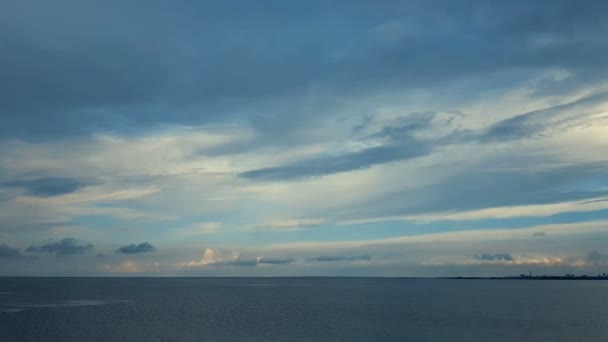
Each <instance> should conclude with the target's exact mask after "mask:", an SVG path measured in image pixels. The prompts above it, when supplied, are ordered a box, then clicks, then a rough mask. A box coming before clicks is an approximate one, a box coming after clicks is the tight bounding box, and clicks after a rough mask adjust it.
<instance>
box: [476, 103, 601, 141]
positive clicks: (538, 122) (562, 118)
mask: <svg viewBox="0 0 608 342" xmlns="http://www.w3.org/2000/svg"><path fill="white" fill-rule="evenodd" d="M607 100H608V93H607V92H602V93H597V94H593V95H589V96H585V97H583V98H581V99H578V100H575V101H572V102H569V103H565V104H562V105H558V106H554V107H549V108H545V109H541V110H536V111H532V112H528V113H524V114H520V115H517V116H514V117H512V118H509V119H505V120H502V121H499V122H497V123H495V124H492V125H491V126H490V127H488V128H487V129H486V130H485V131H484V132H480V133H479V134H478V135H476V137H475V139H476V140H479V141H480V142H495V141H508V140H516V139H522V138H529V137H532V136H534V135H538V134H539V133H542V132H544V133H548V134H550V133H551V131H552V130H554V129H556V128H559V127H563V126H568V125H569V124H576V122H575V121H574V120H581V119H582V118H584V117H587V116H589V113H586V111H587V107H588V106H591V105H594V104H599V103H602V102H606V101H607ZM573 110H575V112H574V113H572V112H570V111H573ZM585 124H586V125H588V124H589V121H588V120H586V121H585Z"/></svg>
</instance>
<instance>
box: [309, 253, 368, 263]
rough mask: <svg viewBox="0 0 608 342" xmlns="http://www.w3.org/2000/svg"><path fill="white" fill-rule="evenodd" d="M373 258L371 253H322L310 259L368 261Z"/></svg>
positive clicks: (322, 260)
mask: <svg viewBox="0 0 608 342" xmlns="http://www.w3.org/2000/svg"><path fill="white" fill-rule="evenodd" d="M371 259H372V256H371V255H368V254H362V255H320V256H318V257H314V258H310V259H308V260H310V261H321V262H331V261H368V260H371Z"/></svg>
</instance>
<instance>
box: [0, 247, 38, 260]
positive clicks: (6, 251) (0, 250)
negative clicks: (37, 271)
mask: <svg viewBox="0 0 608 342" xmlns="http://www.w3.org/2000/svg"><path fill="white" fill-rule="evenodd" d="M0 259H28V260H33V259H36V257H34V256H29V255H24V254H23V253H22V252H21V250H20V249H18V248H13V247H11V246H7V245H5V244H0Z"/></svg>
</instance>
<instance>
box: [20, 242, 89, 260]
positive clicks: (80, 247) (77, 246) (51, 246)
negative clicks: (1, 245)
mask: <svg viewBox="0 0 608 342" xmlns="http://www.w3.org/2000/svg"><path fill="white" fill-rule="evenodd" d="M93 247H94V246H93V244H90V243H88V242H86V241H84V240H78V239H73V238H64V239H63V240H59V241H52V242H49V243H46V244H43V245H39V246H36V245H32V246H29V247H28V248H27V249H26V250H27V251H28V252H47V253H52V254H55V255H57V256H67V255H72V254H82V253H85V252H88V251H91V250H93Z"/></svg>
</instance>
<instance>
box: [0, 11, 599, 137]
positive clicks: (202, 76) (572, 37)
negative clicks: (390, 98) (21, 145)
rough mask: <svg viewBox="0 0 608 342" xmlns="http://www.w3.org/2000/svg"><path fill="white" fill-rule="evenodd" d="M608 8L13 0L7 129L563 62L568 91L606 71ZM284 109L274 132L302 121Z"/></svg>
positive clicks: (99, 122)
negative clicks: (34, 0)
mask: <svg viewBox="0 0 608 342" xmlns="http://www.w3.org/2000/svg"><path fill="white" fill-rule="evenodd" d="M606 10H607V9H606V4H605V3H604V2H603V1H591V0H588V1H582V2H578V3H577V4H576V5H573V4H572V2H571V1H551V2H545V1H539V2H534V3H530V2H525V1H509V2H508V3H491V4H489V3H487V2H478V1H466V2H459V3H458V4H454V3H452V2H450V1H425V2H422V1H408V2H392V1H389V2H384V3H383V4H382V5H378V4H373V5H372V4H358V5H356V6H353V5H352V4H346V3H345V4H338V3H334V4H331V5H328V4H326V3H325V2H320V1H313V2H307V4H306V5H303V4H302V5H296V4H293V3H289V4H287V3H279V2H274V3H272V4H267V5H265V6H260V5H256V4H252V3H250V2H246V1H237V2H236V3H231V4H230V5H228V4H220V3H216V4H210V3H191V2H187V3H171V5H168V4H166V3H158V2H154V5H151V6H147V7H146V8H142V7H141V6H136V5H134V4H126V3H122V2H118V1H116V2H114V1H110V2H106V3H104V5H103V6H102V5H99V4H94V3H88V2H87V3H86V5H85V4H84V3H81V2H78V1H62V2H61V3H60V4H53V5H52V6H51V5H50V4H36V5H35V6H34V5H33V4H31V3H27V2H16V1H9V2H3V3H2V4H0V23H2V24H1V26H0V32H2V33H1V34H0V46H2V48H1V49H2V50H1V51H0V52H1V53H0V65H2V66H3V67H0V68H1V69H0V73H1V74H2V75H3V80H4V82H3V86H1V87H0V92H1V93H2V94H5V96H3V97H2V100H0V110H1V111H2V112H3V113H6V116H5V117H4V119H5V120H4V121H3V125H2V128H1V129H0V135H25V136H27V137H29V138H32V139H33V138H35V137H38V136H44V135H49V134H65V133H69V132H71V133H74V132H81V131H83V130H85V131H90V130H97V129H108V128H110V129H122V128H124V127H129V126H138V127H139V126H150V125H155V124H159V123H169V122H177V123H182V124H196V123H200V122H204V121H208V120H222V119H225V117H226V116H229V115H232V114H227V113H231V112H233V111H234V110H236V111H239V109H242V104H243V103H247V107H248V108H249V107H250V106H249V104H251V103H252V102H251V100H256V102H253V103H254V104H255V105H256V106H259V105H260V103H259V102H257V100H260V101H262V102H264V101H266V100H268V99H269V98H271V97H273V96H276V95H278V96H281V95H285V94H293V93H295V92H296V91H304V92H305V91H306V90H307V89H311V88H316V89H322V90H324V91H327V92H331V93H332V94H337V95H338V96H341V95H349V96H353V97H355V96H358V94H365V93H370V92H374V91H380V90H382V89H386V88H393V89H394V88H401V89H408V88H421V87H428V86H434V85H442V84H446V83H449V82H454V81H457V80H459V79H462V78H463V77H468V76H476V75H481V74H489V73H496V72H499V71H513V70H531V69H546V68H561V69H565V70H568V71H570V72H571V73H573V74H574V75H575V77H573V78H572V79H571V80H563V81H560V82H561V83H560V84H559V85H555V84H548V86H547V85H544V89H543V92H544V93H549V94H550V93H551V88H559V89H558V90H559V91H560V92H563V89H564V88H568V87H573V86H577V85H579V86H580V85H581V84H589V83H590V82H593V81H596V80H601V79H603V78H604V77H605V75H606V71H605V70H607V69H606V66H607V64H608V62H607V61H608V58H607V57H608V47H606V45H605V42H604V37H605V34H606V31H607V25H606V23H605V20H604V17H605V13H606ZM193 14H195V15H193ZM133 18H137V20H133ZM211 18H213V19H211ZM107 22H112V25H106V23H107ZM285 22H288V23H289V25H284V23H285ZM226 23H239V24H238V25H232V24H230V25H228V24H226ZM76 27H77V28H78V30H75V29H74V28H76ZM76 31H77V32H76ZM319 37H322V38H321V39H319ZM445 56H449V58H445ZM562 83H563V84H562ZM493 86H494V87H502V86H504V85H502V84H500V85H493ZM198 106H205V108H207V109H209V110H205V111H201V110H198V108H197V107H198ZM260 107H262V108H267V106H260ZM109 108H110V109H112V110H108V109H109ZM166 109H174V110H173V111H172V112H173V113H176V114H175V115H174V116H172V117H171V118H169V117H167V116H166V115H164V114H163V113H166ZM110 112H111V113H112V115H110V116H109V115H108V114H109V113H110ZM200 113H211V114H205V115H201V114H200ZM311 114H313V115H314V113H305V114H302V115H304V116H306V117H308V116H310V115H311ZM281 116H282V117H284V118H287V119H285V120H279V121H278V122H280V123H281V124H280V125H279V126H278V127H273V128H271V133H274V134H278V133H279V132H282V131H289V130H293V127H291V126H289V125H290V123H289V121H292V122H293V121H296V122H300V120H295V118H293V114H292V113H290V112H286V113H284V114H281ZM290 119H291V120H290ZM285 125H287V127H289V129H284V128H285V127H286V126H285Z"/></svg>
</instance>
